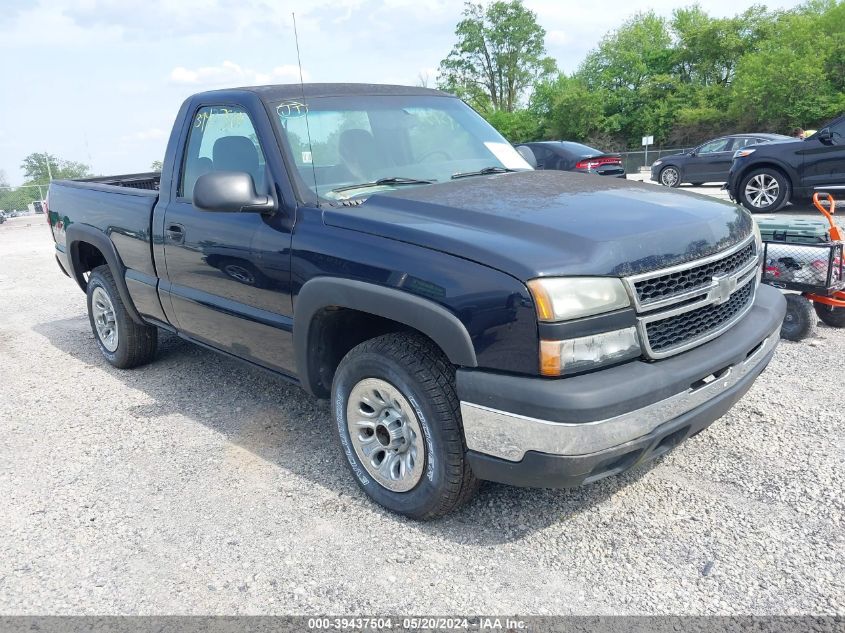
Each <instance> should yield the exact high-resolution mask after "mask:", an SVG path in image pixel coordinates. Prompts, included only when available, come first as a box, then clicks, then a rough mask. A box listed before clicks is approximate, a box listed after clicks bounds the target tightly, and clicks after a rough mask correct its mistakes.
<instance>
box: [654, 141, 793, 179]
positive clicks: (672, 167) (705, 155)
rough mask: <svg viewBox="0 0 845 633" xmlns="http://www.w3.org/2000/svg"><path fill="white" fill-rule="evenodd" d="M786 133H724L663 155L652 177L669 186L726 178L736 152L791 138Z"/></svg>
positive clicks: (657, 161)
mask: <svg viewBox="0 0 845 633" xmlns="http://www.w3.org/2000/svg"><path fill="white" fill-rule="evenodd" d="M789 138H790V137H788V136H783V135H782V134H767V133H764V132H760V133H753V134H730V135H728V136H720V137H719V138H714V139H712V140H709V141H707V142H705V143H702V144H701V145H699V146H698V147H696V148H694V149H691V150H690V151H688V152H684V153H682V154H672V155H671V156H664V157H663V158H659V159H658V160H656V161H654V162H653V163H652V164H651V179H652V180H654V181H657V182H659V183H660V184H661V185H665V186H667V187H677V186H679V185H681V184H682V183H685V182H688V183H692V184H693V185H695V186H698V185H701V184H703V183H705V182H725V181H727V179H728V171H729V170H730V168H731V159H732V158H733V155H734V152H736V151H737V150H740V149H742V148H743V147H746V146H747V145H756V144H758V143H768V142H770V141H782V140H789Z"/></svg>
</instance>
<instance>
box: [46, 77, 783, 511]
mask: <svg viewBox="0 0 845 633" xmlns="http://www.w3.org/2000/svg"><path fill="white" fill-rule="evenodd" d="M524 156H525V155H524V154H520V153H519V152H517V151H516V150H515V149H514V148H513V147H512V146H511V145H510V144H509V143H507V141H505V139H504V138H502V137H501V136H500V135H499V134H498V133H497V132H496V131H495V130H494V129H493V128H492V127H490V125H488V124H487V123H486V122H485V121H484V119H482V118H481V117H480V116H479V115H478V114H477V113H476V112H474V111H473V110H472V109H471V108H469V107H468V106H467V105H465V104H464V103H463V102H462V101H461V100H459V99H457V98H455V97H454V96H452V95H448V94H445V93H443V92H439V91H436V90H429V89H422V88H408V87H401V86H381V85H356V84H311V85H308V84H306V85H304V86H302V85H295V86H262V87H253V88H241V89H232V90H221V91H211V92H204V93H202V94H198V95H195V96H193V97H190V98H189V99H188V100H187V101H186V102H185V103H184V105H183V106H182V108H181V110H180V111H179V114H178V116H177V118H176V122H175V125H174V128H173V133H172V135H171V137H170V141H169V143H168V145H167V150H166V155H165V159H164V168H163V170H162V171H161V173H160V174H133V175H127V176H114V177H108V178H93V179H86V180H65V181H58V182H53V184H52V185H51V186H50V194H49V198H48V206H49V208H48V217H49V221H50V225H51V230H52V234H53V237H54V239H55V252H56V257H57V260H58V263H59V266H60V267H61V269H62V270H63V271H64V272H65V273H66V274H67V275H68V276H69V277H71V278H72V279H73V280H75V281H76V283H77V284H78V285H79V287H80V288H81V289H82V290H83V291H84V292H85V293H87V306H88V315H89V318H90V322H91V327H92V330H93V333H94V338H95V340H96V342H97V345H98V346H99V348H100V350H101V352H102V354H103V356H104V357H105V359H106V360H107V361H108V362H109V363H111V364H112V365H114V366H115V367H118V368H130V367H136V366H138V365H141V364H143V363H147V362H149V361H151V360H152V359H153V357H154V355H155V351H156V342H157V333H158V331H159V330H160V329H161V330H167V331H170V332H173V333H175V334H176V335H178V336H180V337H182V338H184V339H187V340H189V341H192V342H195V343H197V344H199V345H202V346H204V347H207V348H210V349H213V350H215V351H218V352H221V353H223V354H227V355H229V356H232V357H235V358H238V359H241V360H243V361H246V362H248V363H251V364H252V365H255V366H258V367H262V368H264V369H267V370H270V371H271V372H274V373H275V374H278V375H280V376H283V377H284V378H286V379H288V380H291V381H294V382H296V383H298V384H299V385H301V387H302V388H304V389H305V390H306V391H308V392H309V393H310V394H312V395H313V396H315V397H317V398H323V399H330V402H331V411H332V417H333V421H332V426H333V429H334V432H335V433H336V435H337V438H338V444H339V447H340V450H341V452H342V455H343V459H344V460H345V461H346V462H347V463H348V465H349V467H350V470H351V472H352V475H353V476H354V478H355V479H356V480H357V482H358V484H359V485H360V487H361V488H362V489H363V490H364V492H365V493H366V494H367V495H369V496H370V497H371V498H372V499H373V500H374V501H375V502H377V503H379V504H381V505H382V506H384V507H386V508H388V509H390V510H392V511H394V512H398V513H401V514H404V515H406V516H409V517H413V518H416V519H431V518H435V517H439V516H442V515H444V514H446V513H448V512H450V511H451V510H453V509H455V508H456V507H457V506H458V505H459V504H461V503H462V502H464V501H465V500H467V499H468V498H469V497H470V496H471V495H472V493H473V492H474V491H475V490H476V488H477V485H478V482H479V480H493V481H499V482H505V483H509V484H514V485H519V486H539V487H572V486H578V485H581V484H585V483H589V482H593V481H596V480H598V479H601V478H603V477H607V476H609V475H614V474H616V473H620V472H622V471H625V470H627V469H630V468H632V467H634V466H637V465H639V464H642V463H644V462H646V461H648V460H651V459H653V458H655V457H657V456H659V455H662V454H664V453H666V452H667V451H669V450H671V449H672V448H673V447H675V446H677V445H678V444H679V443H681V442H682V441H683V440H685V439H686V438H689V437H691V436H692V435H695V434H696V433H698V432H699V431H701V430H702V429H704V428H705V427H707V426H708V425H710V424H711V423H712V422H713V421H714V420H716V419H717V418H719V417H720V416H721V415H723V414H724V413H725V412H726V411H728V409H730V407H731V406H732V405H733V404H734V403H735V402H736V401H737V400H738V399H739V398H740V397H742V395H743V394H744V393H745V392H746V391H747V390H748V389H749V387H750V386H751V384H752V383H753V381H754V380H755V379H756V378H757V376H758V375H759V374H760V373H761V372H762V371H763V369H764V368H765V367H766V365H767V364H768V362H769V360H770V359H771V358H772V354H773V353H774V350H775V346H776V345H777V343H778V333H779V329H780V326H781V323H782V321H783V316H784V309H785V308H784V299H783V297H782V296H781V294H780V292H778V291H777V290H775V289H773V288H769V287H767V286H760V285H759V280H760V270H761V266H760V261H759V259H760V236H759V233H758V232H757V231H756V230H755V225H754V222H753V221H752V219H751V217H750V215H749V214H748V213H747V212H746V211H745V210H743V209H741V208H740V207H739V206H737V205H734V204H731V203H727V202H722V201H718V200H713V199H711V198H705V197H702V196H698V195H695V194H690V193H685V192H678V191H669V190H663V189H657V188H655V187H653V186H649V185H643V184H639V183H633V182H626V181H624V180H617V179H615V178H612V179H611V178H598V177H596V176H593V175H582V174H576V173H568V172H559V171H535V170H533V169H531V167H530V165H529V161H526V159H525V157H524ZM529 158H530V157H529Z"/></svg>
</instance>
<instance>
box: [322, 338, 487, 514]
mask: <svg viewBox="0 0 845 633" xmlns="http://www.w3.org/2000/svg"><path fill="white" fill-rule="evenodd" d="M365 379H377V380H381V381H385V382H387V383H388V384H389V385H390V386H393V387H394V388H395V389H397V390H398V391H399V392H400V393H401V395H402V396H403V397H404V398H405V399H406V401H407V402H408V403H410V406H411V408H412V409H413V413H414V414H415V415H416V421H417V422H418V423H419V427H420V428H421V430H422V435H423V436H424V439H423V442H424V445H423V448H424V449H425V451H424V454H425V460H424V463H423V465H422V471H421V473H422V474H421V476H420V479H419V481H418V482H417V483H416V484H415V485H414V487H413V488H410V489H409V490H407V491H405V492H395V491H392V490H389V489H388V488H386V487H385V486H383V485H382V484H381V483H379V482H378V481H376V479H375V478H374V477H373V476H372V475H371V474H370V473H369V472H368V471H367V467H366V466H364V464H363V463H362V462H361V459H360V458H359V455H358V454H357V453H356V449H355V447H354V445H353V440H352V438H351V436H350V432H349V429H348V426H347V405H348V404H349V397H350V395H351V393H352V391H353V389H354V388H355V387H356V385H359V384H360V383H361V381H363V380H365ZM332 403H333V407H332V408H333V417H334V421H335V425H334V426H335V429H336V431H337V435H338V439H339V442H340V447H341V451H342V452H343V454H344V455H345V456H346V461H347V464H348V465H349V468H350V470H351V471H352V474H353V476H354V477H355V480H356V481H357V482H358V485H359V486H360V487H361V489H362V490H363V491H364V492H365V493H366V494H367V495H368V496H369V497H370V498H371V499H372V500H373V501H375V502H376V503H378V504H379V505H381V506H383V507H385V508H387V509H388V510H390V511H392V512H396V513H398V514H403V515H405V516H407V517H410V518H412V519H417V520H431V519H436V518H439V517H442V516H444V515H446V514H448V513H449V512H452V511H453V510H455V509H456V508H458V507H459V506H460V505H462V504H463V503H465V502H466V501H467V500H468V499H469V498H470V497H471V496H472V495H473V494H474V493H475V491H476V490H477V489H478V483H479V482H478V480H477V479H476V478H475V476H474V475H473V473H472V470H471V469H470V467H469V464H468V463H467V461H466V459H465V453H466V447H465V445H464V438H463V430H462V426H461V414H460V406H459V401H458V396H457V393H456V392H455V370H454V368H453V367H452V365H451V364H450V363H449V361H448V359H446V357H445V356H444V355H443V353H442V352H441V351H440V350H439V349H438V348H437V347H436V346H435V345H434V344H433V343H432V342H431V341H429V340H428V339H427V338H425V337H423V336H422V335H418V334H407V333H396V334H386V335H384V336H379V337H377V338H374V339H371V340H369V341H365V342H364V343H361V344H360V345H358V346H357V347H355V348H353V349H352V350H351V351H350V352H349V353H348V354H347V355H346V356H345V357H344V358H343V360H342V361H341V362H340V365H339V366H338V368H337V372H336V373H335V376H334V381H333V383H332Z"/></svg>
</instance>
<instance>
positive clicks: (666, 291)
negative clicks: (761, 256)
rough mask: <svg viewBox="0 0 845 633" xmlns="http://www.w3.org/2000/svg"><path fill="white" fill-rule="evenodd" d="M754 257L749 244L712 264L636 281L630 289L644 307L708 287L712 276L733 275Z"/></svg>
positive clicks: (751, 245) (751, 244)
mask: <svg viewBox="0 0 845 633" xmlns="http://www.w3.org/2000/svg"><path fill="white" fill-rule="evenodd" d="M755 258H756V253H755V252H754V242H753V241H752V242H751V243H749V244H746V245H745V246H744V247H742V248H741V249H740V250H738V251H736V252H734V253H731V254H730V255H728V256H726V257H722V258H721V259H717V260H716V261H712V262H708V263H706V264H702V265H699V266H694V267H692V268H688V269H686V270H678V271H675V272H672V273H668V274H665V275H660V276H657V277H650V278H648V279H644V280H642V281H638V282H636V283H635V284H634V289H635V290H636V293H637V297H638V298H639V300H640V303H641V304H642V305H643V306H647V305H648V304H649V303H653V302H656V301H659V300H661V299H666V298H669V297H674V296H676V295H679V294H686V293H688V292H690V291H694V290H696V289H699V288H706V287H707V286H708V285H710V282H711V281H712V279H713V276H714V275H730V274H731V273H735V272H736V271H738V270H740V269H741V268H742V267H743V266H746V265H747V264H748V262H750V261H751V260H753V259H755Z"/></svg>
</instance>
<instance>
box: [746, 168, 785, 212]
mask: <svg viewBox="0 0 845 633" xmlns="http://www.w3.org/2000/svg"><path fill="white" fill-rule="evenodd" d="M778 195H780V184H779V183H778V181H777V178H775V177H774V176H770V175H769V174H757V175H756V176H754V177H753V178H752V179H751V180H749V181H748V183H747V184H746V185H745V197H746V199H747V200H748V201H749V202H750V203H751V205H752V206H753V207H755V208H757V209H762V208H763V207H768V206H770V205H772V204H774V202H775V200H777V199H778Z"/></svg>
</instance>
